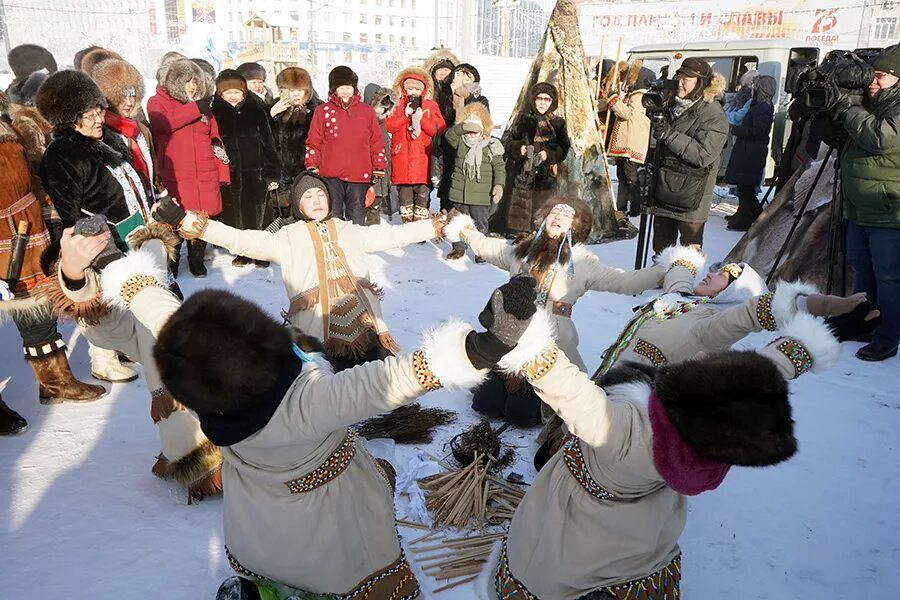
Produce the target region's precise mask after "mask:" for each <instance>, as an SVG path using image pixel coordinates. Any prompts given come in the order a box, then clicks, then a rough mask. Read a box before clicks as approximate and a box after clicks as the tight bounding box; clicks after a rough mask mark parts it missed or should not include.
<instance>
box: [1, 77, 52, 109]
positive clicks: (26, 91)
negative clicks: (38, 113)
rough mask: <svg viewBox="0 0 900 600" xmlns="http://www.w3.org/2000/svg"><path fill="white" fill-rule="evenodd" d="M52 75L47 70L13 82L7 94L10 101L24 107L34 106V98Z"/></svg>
mask: <svg viewBox="0 0 900 600" xmlns="http://www.w3.org/2000/svg"><path fill="white" fill-rule="evenodd" d="M49 76H50V75H49V74H48V73H47V70H46V69H41V70H40V71H35V72H34V73H32V74H31V75H29V76H28V77H24V78H22V79H17V80H15V81H13V82H12V83H11V84H10V86H9V88H7V90H6V93H7V94H9V99H10V100H12V101H13V102H15V103H16V104H21V105H22V106H34V97H35V96H37V93H38V90H39V89H40V88H41V86H42V85H43V84H44V82H45V81H46V80H47V77H49Z"/></svg>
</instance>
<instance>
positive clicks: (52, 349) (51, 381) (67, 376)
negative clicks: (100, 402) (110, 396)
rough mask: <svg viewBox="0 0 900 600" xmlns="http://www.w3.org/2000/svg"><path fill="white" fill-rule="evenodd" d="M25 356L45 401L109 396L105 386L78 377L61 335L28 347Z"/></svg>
mask: <svg viewBox="0 0 900 600" xmlns="http://www.w3.org/2000/svg"><path fill="white" fill-rule="evenodd" d="M25 358H26V360H27V361H28V363H29V364H30V365H31V368H32V370H34V376H35V377H36V378H37V380H38V390H39V394H40V401H41V404H61V403H63V402H93V401H94V400H97V399H99V398H102V397H103V396H104V395H106V388H104V387H103V386H101V385H91V384H89V383H82V382H81V381H78V380H77V379H75V376H74V375H72V370H71V369H70V368H69V360H68V359H67V358H66V345H65V344H64V343H63V341H62V339H60V338H59V337H57V338H56V339H55V340H54V341H52V342H48V343H47V344H42V345H40V346H26V347H25Z"/></svg>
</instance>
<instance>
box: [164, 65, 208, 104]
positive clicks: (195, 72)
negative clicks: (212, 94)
mask: <svg viewBox="0 0 900 600" xmlns="http://www.w3.org/2000/svg"><path fill="white" fill-rule="evenodd" d="M191 79H193V80H195V81H196V82H197V88H198V91H197V97H198V98H204V97H206V96H208V95H209V94H208V90H206V75H204V73H203V70H202V69H200V67H199V65H197V63H195V62H194V61H192V60H191V59H189V58H180V59H178V60H175V61H172V62H171V63H170V64H169V65H168V67H167V68H166V80H165V83H163V88H165V90H166V92H168V94H169V95H170V96H172V97H173V98H175V99H176V100H178V101H179V102H184V103H187V102H192V101H193V100H194V98H188V97H187V94H185V93H184V86H186V85H187V83H188V82H189V81H190V80H191Z"/></svg>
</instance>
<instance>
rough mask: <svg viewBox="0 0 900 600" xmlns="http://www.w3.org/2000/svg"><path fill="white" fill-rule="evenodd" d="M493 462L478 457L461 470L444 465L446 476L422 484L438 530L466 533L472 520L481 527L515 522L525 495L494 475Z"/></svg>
mask: <svg viewBox="0 0 900 600" xmlns="http://www.w3.org/2000/svg"><path fill="white" fill-rule="evenodd" d="M439 462H440V461H439ZM491 462H492V461H491V460H487V461H485V460H482V457H481V456H480V455H479V454H477V453H476V455H475V460H474V461H473V462H472V463H471V464H469V465H468V466H467V467H463V468H461V469H452V468H451V467H450V466H449V465H447V464H446V463H443V462H440V464H441V466H443V467H444V468H445V469H447V471H446V472H444V473H439V474H437V475H432V476H431V477H426V478H425V479H422V480H420V481H419V487H421V488H422V491H423V492H424V493H425V506H426V508H428V510H429V511H431V513H432V515H433V516H434V525H435V527H436V528H447V527H454V528H457V529H463V528H465V527H467V526H469V525H470V522H471V521H472V519H474V520H475V525H477V526H479V527H480V526H484V525H488V524H492V525H496V524H498V523H501V522H503V521H508V520H510V519H512V516H513V513H514V512H515V510H516V507H517V506H518V505H519V502H521V501H522V497H523V496H524V495H525V492H524V491H522V489H521V487H519V486H518V485H516V484H514V483H510V482H508V481H505V480H503V479H501V478H499V477H497V476H496V475H493V474H492V473H491V472H490V471H491Z"/></svg>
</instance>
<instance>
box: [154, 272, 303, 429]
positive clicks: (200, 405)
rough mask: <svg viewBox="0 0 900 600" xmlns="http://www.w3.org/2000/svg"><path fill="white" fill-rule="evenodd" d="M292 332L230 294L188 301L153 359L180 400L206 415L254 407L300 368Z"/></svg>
mask: <svg viewBox="0 0 900 600" xmlns="http://www.w3.org/2000/svg"><path fill="white" fill-rule="evenodd" d="M292 344H293V341H292V337H291V333H290V331H289V330H288V328H286V327H282V326H281V325H279V324H278V323H277V322H275V320H274V319H272V317H270V316H269V315H267V314H266V313H265V312H264V311H263V310H262V309H261V308H260V307H259V306H257V305H256V304H254V303H253V302H250V301H249V300H245V299H243V298H241V297H239V296H236V295H235V294H232V293H230V292H227V291H225V290H212V289H207V290H203V291H200V292H197V293H196V294H193V295H192V296H191V297H190V298H188V299H187V300H186V301H185V302H184V304H182V305H181V307H180V308H179V309H178V310H177V311H175V313H174V314H173V315H172V316H171V317H170V318H169V320H168V321H167V322H166V324H165V325H164V326H163V328H162V329H161V330H160V332H159V336H158V337H157V340H156V345H155V346H154V348H153V357H154V359H155V360H156V366H157V368H158V369H159V375H160V377H161V378H162V381H163V383H164V384H165V386H166V389H168V390H169V391H170V392H171V393H172V395H173V396H174V397H176V398H178V401H179V402H181V403H182V404H184V405H185V406H187V407H188V408H190V409H191V410H194V411H196V412H197V413H198V414H199V415H200V416H201V422H202V418H203V415H204V414H218V415H230V414H236V413H240V412H242V411H245V410H250V409H252V408H253V404H254V403H256V402H257V399H258V396H259V394H260V392H261V391H263V390H268V389H271V388H272V387H273V385H274V384H275V383H276V381H277V380H278V379H279V377H280V375H281V373H282V372H285V371H288V370H289V369H290V367H291V366H293V365H295V364H296V363H297V361H298V358H297V356H296V355H294V353H293V349H292Z"/></svg>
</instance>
